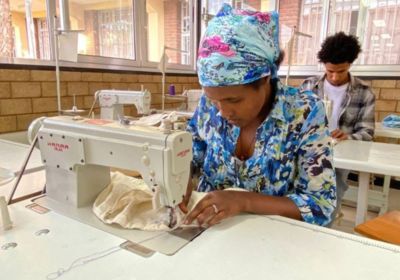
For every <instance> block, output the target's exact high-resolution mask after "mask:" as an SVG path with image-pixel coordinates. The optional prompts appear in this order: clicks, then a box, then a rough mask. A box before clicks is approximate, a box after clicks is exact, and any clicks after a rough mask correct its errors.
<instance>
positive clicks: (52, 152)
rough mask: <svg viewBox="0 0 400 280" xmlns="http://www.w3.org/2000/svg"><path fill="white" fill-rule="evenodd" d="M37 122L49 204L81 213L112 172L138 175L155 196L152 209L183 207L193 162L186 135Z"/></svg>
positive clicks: (98, 123)
mask: <svg viewBox="0 0 400 280" xmlns="http://www.w3.org/2000/svg"><path fill="white" fill-rule="evenodd" d="M41 122H42V126H41V128H40V129H39V130H38V133H37V137H38V144H39V147H40V152H41V155H42V161H43V163H44V165H45V168H46V192H47V196H49V197H50V198H51V199H54V200H56V201H57V202H61V203H66V204H69V205H72V206H74V207H78V208H79V207H85V206H87V205H89V204H91V203H93V201H94V200H95V198H96V197H97V195H98V194H99V193H100V192H101V191H102V190H103V189H104V188H105V187H106V186H107V185H108V184H109V183H110V167H116V168H122V169H127V170H135V171H138V172H139V173H140V174H141V176H142V177H143V179H144V181H145V182H146V183H147V185H148V186H149V187H150V188H151V189H152V191H153V192H154V193H155V194H159V198H158V199H156V202H157V203H156V205H154V204H153V207H160V206H171V207H174V206H176V205H177V204H179V203H180V202H181V200H182V196H183V195H184V194H185V192H186V186H187V182H188V179H189V173H190V162H191V160H192V138H191V135H190V134H189V133H188V132H184V131H174V130H172V131H163V130H161V129H160V128H158V127H138V126H130V127H127V126H122V125H121V124H119V123H118V122H115V121H111V120H99V119H86V118H74V117H69V116H58V117H51V118H46V119H44V120H43V119H42V120H41ZM33 125H34V124H33ZM153 201H154V200H153Z"/></svg>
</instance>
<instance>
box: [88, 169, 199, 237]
mask: <svg viewBox="0 0 400 280" xmlns="http://www.w3.org/2000/svg"><path fill="white" fill-rule="evenodd" d="M204 195H206V194H205V193H199V192H193V194H192V196H191V198H190V201H189V204H188V209H189V210H191V209H193V207H194V206H195V205H196V203H197V202H198V201H200V200H201V199H202V198H203V197H204ZM152 198H153V193H152V192H151V190H150V189H149V188H148V187H147V185H146V183H145V182H144V180H142V179H137V178H134V177H130V176H126V175H124V174H122V173H120V172H113V173H111V183H110V184H109V185H108V186H107V187H106V188H105V189H104V190H103V191H102V192H101V193H100V194H99V195H98V197H97V198H96V200H95V202H94V204H93V208H92V209H93V212H94V214H95V215H96V216H97V217H98V218H99V219H100V220H102V221H103V222H104V223H106V224H113V223H115V224H119V225H120V226H121V227H123V228H130V229H142V230H151V231H156V230H160V231H167V230H173V229H175V228H177V227H179V226H180V225H181V224H182V222H183V220H184V216H185V214H184V213H183V212H182V211H181V210H180V209H179V207H175V208H171V207H161V208H159V209H153V205H152Z"/></svg>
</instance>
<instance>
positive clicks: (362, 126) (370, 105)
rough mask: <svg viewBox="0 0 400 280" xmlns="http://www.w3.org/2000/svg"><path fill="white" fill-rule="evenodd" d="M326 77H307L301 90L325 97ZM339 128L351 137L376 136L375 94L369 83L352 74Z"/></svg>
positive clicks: (357, 138)
mask: <svg viewBox="0 0 400 280" xmlns="http://www.w3.org/2000/svg"><path fill="white" fill-rule="evenodd" d="M349 75H350V74H349ZM325 77H326V76H325V75H323V76H321V77H312V78H308V79H306V80H305V81H304V82H303V84H302V85H301V86H300V90H312V91H314V92H315V93H316V94H318V95H319V96H320V97H321V98H323V97H324V80H325ZM339 128H340V130H342V131H343V132H344V133H346V134H348V136H349V139H353V140H363V141H371V140H372V138H373V137H374V129H375V95H374V94H373V92H372V91H371V89H370V87H369V86H368V85H366V84H365V83H364V82H363V81H362V80H360V79H358V78H356V77H353V76H352V75H350V83H349V86H348V87H347V92H346V97H345V98H344V99H343V102H342V104H341V112H340V117H339Z"/></svg>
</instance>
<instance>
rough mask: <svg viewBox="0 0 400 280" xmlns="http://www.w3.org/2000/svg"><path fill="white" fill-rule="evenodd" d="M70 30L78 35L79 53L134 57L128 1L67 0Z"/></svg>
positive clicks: (130, 5) (131, 21)
mask: <svg viewBox="0 0 400 280" xmlns="http://www.w3.org/2000/svg"><path fill="white" fill-rule="evenodd" d="M69 14H70V22H71V24H70V25H71V29H72V30H83V31H82V32H80V33H79V36H78V52H79V54H85V55H93V56H102V57H115V58H123V59H133V60H134V59H135V42H134V28H133V27H134V24H133V22H134V20H133V19H134V17H133V7H132V3H131V2H130V1H113V2H104V1H85V0H77V1H71V2H70V4H69Z"/></svg>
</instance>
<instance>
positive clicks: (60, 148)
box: [47, 142, 69, 152]
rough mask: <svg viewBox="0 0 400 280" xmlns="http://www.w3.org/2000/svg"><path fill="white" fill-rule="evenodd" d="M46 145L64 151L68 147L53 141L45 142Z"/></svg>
mask: <svg viewBox="0 0 400 280" xmlns="http://www.w3.org/2000/svg"><path fill="white" fill-rule="evenodd" d="M47 146H50V147H52V148H53V149H54V150H55V151H58V152H64V151H65V150H68V149H69V145H67V144H62V143H55V142H47Z"/></svg>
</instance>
